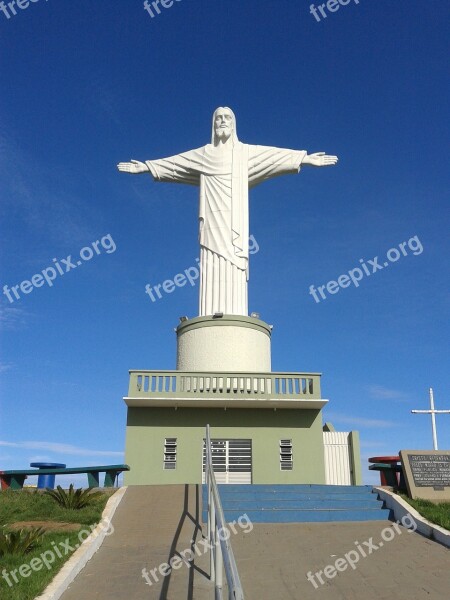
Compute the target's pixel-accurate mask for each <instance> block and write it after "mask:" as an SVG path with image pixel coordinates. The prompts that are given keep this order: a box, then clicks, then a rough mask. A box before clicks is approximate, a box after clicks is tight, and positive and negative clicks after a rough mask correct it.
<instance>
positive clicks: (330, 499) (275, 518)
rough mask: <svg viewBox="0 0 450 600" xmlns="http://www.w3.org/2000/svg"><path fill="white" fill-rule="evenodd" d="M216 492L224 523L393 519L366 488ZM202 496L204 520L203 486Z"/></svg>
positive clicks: (305, 487)
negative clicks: (240, 520) (242, 518)
mask: <svg viewBox="0 0 450 600" xmlns="http://www.w3.org/2000/svg"><path fill="white" fill-rule="evenodd" d="M219 493H220V497H221V500H222V506H223V509H224V513H225V518H226V520H227V521H233V520H237V519H238V518H239V517H240V516H242V515H243V514H247V515H248V517H249V518H250V520H251V521H252V522H254V523H302V522H304V523H313V522H322V523H323V522H332V521H386V520H389V519H391V518H392V516H393V515H392V511H390V510H388V509H385V508H383V502H381V501H380V500H378V498H377V495H376V494H373V493H372V486H367V485H365V486H348V485H314V484H287V485H283V484H282V485H264V484H257V485H248V484H246V485H238V484H231V485H225V484H221V485H219ZM202 495H203V507H204V510H203V519H204V520H205V519H206V505H207V489H206V486H203V489H202Z"/></svg>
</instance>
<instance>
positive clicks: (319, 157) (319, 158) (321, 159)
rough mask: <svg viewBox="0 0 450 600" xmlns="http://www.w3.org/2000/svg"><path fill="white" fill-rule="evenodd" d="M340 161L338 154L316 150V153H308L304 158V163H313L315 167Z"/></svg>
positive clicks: (326, 165)
mask: <svg viewBox="0 0 450 600" xmlns="http://www.w3.org/2000/svg"><path fill="white" fill-rule="evenodd" d="M337 161H338V157H337V156H331V155H330V154H325V152H314V154H307V155H306V156H305V158H304V159H303V160H302V165H312V166H313V167H328V166H329V165H335V164H336V163H337Z"/></svg>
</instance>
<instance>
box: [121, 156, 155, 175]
mask: <svg viewBox="0 0 450 600" xmlns="http://www.w3.org/2000/svg"><path fill="white" fill-rule="evenodd" d="M117 168H118V169H119V171H123V172H125V173H132V174H137V173H148V172H149V171H150V169H149V168H148V166H147V165H146V164H145V163H143V162H141V161H139V160H133V159H132V160H131V162H121V163H119V164H118V165H117Z"/></svg>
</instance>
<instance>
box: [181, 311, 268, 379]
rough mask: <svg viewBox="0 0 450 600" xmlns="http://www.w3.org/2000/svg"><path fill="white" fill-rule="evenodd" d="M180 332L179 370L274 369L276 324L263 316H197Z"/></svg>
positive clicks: (184, 325)
mask: <svg viewBox="0 0 450 600" xmlns="http://www.w3.org/2000/svg"><path fill="white" fill-rule="evenodd" d="M176 332H177V370H178V371H199V372H205V371H216V372H217V371H218V372H224V371H233V372H242V371H244V372H247V373H249V372H250V373H252V372H256V373H259V372H265V373H267V372H270V371H271V348H270V339H271V334H272V327H271V325H268V324H267V323H265V322H264V321H261V320H260V319H255V318H253V317H244V316H239V315H224V316H223V317H218V318H215V317H196V318H195V319H189V320H187V321H183V322H182V323H180V325H179V326H178V327H177V330H176Z"/></svg>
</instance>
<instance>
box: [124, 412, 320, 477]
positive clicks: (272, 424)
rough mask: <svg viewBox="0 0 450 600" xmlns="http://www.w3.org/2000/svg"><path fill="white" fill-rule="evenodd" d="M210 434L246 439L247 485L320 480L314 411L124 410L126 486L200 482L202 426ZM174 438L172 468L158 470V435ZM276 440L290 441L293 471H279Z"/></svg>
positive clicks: (317, 421)
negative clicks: (249, 478) (249, 462)
mask: <svg viewBox="0 0 450 600" xmlns="http://www.w3.org/2000/svg"><path fill="white" fill-rule="evenodd" d="M208 423H209V425H210V426H211V437H212V438H214V439H215V438H224V439H251V440H252V461H253V465H252V472H253V478H252V482H253V483H325V467H324V453H323V436H322V417H321V411H319V410H308V409H302V410H289V409H286V410H278V411H274V410H270V409H227V410H226V411H225V410H223V409H215V408H204V409H202V408H200V409H199V408H179V409H178V410H175V409H173V408H129V409H128V419H127V433H126V451H125V462H126V463H127V464H128V465H130V467H131V470H130V472H128V473H125V484H126V485H149V484H173V483H201V477H202V444H203V438H204V437H205V427H206V424H208ZM166 437H175V438H177V467H176V469H175V470H167V471H165V470H164V469H163V452H164V438H166ZM280 439H292V445H293V470H292V471H281V470H280V448H279V442H280Z"/></svg>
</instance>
